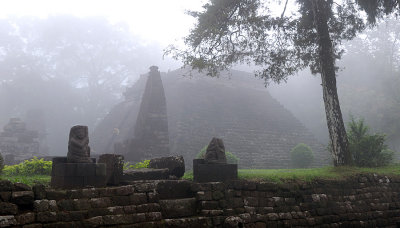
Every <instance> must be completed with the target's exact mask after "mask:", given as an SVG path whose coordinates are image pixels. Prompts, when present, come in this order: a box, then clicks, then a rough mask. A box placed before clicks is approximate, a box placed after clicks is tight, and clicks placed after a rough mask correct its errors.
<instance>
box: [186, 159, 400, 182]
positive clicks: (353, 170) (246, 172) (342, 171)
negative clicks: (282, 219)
mask: <svg viewBox="0 0 400 228" xmlns="http://www.w3.org/2000/svg"><path fill="white" fill-rule="evenodd" d="M362 173H376V174H380V175H388V176H394V175H400V164H396V165H389V166H384V167H378V168H361V167H348V166H344V167H330V166H327V167H322V168H310V169H239V170H238V176H239V179H246V180H255V181H257V180H258V181H271V182H275V183H281V182H285V181H305V182H310V181H312V180H315V179H324V180H338V179H344V178H346V177H350V176H355V175H358V174H362ZM182 178H183V179H186V180H193V171H188V172H186V173H185V175H184V176H183V177H182Z"/></svg>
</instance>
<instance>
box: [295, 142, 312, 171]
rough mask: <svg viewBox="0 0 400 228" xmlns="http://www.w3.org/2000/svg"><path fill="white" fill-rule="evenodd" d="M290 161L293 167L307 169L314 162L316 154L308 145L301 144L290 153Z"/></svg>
mask: <svg viewBox="0 0 400 228" xmlns="http://www.w3.org/2000/svg"><path fill="white" fill-rule="evenodd" d="M290 159H291V162H292V165H293V167H295V168H307V167H309V166H310V164H311V163H312V162H313V160H314V153H313V152H312V150H311V148H310V147H309V146H308V145H307V144H304V143H299V144H297V145H296V146H295V147H293V149H292V150H291V151H290Z"/></svg>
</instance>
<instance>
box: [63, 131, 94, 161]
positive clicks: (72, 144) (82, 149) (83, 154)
mask: <svg viewBox="0 0 400 228" xmlns="http://www.w3.org/2000/svg"><path fill="white" fill-rule="evenodd" d="M67 162H68V163H92V161H91V159H90V147H89V134H88V127H87V126H80V125H77V126H73V127H72V128H71V131H70V132H69V142H68V154H67Z"/></svg>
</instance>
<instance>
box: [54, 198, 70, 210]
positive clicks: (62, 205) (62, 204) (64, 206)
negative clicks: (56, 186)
mask: <svg viewBox="0 0 400 228" xmlns="http://www.w3.org/2000/svg"><path fill="white" fill-rule="evenodd" d="M57 206H58V208H59V210H60V211H72V210H74V200H73V199H64V200H59V201H57Z"/></svg>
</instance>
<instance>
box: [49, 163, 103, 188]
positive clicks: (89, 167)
mask: <svg viewBox="0 0 400 228" xmlns="http://www.w3.org/2000/svg"><path fill="white" fill-rule="evenodd" d="M53 167H54V170H53V173H52V178H51V179H52V180H51V185H52V187H55V188H76V187H87V186H91V187H102V186H105V184H106V176H105V171H104V172H100V171H99V170H105V164H96V163H58V164H56V165H53Z"/></svg>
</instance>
